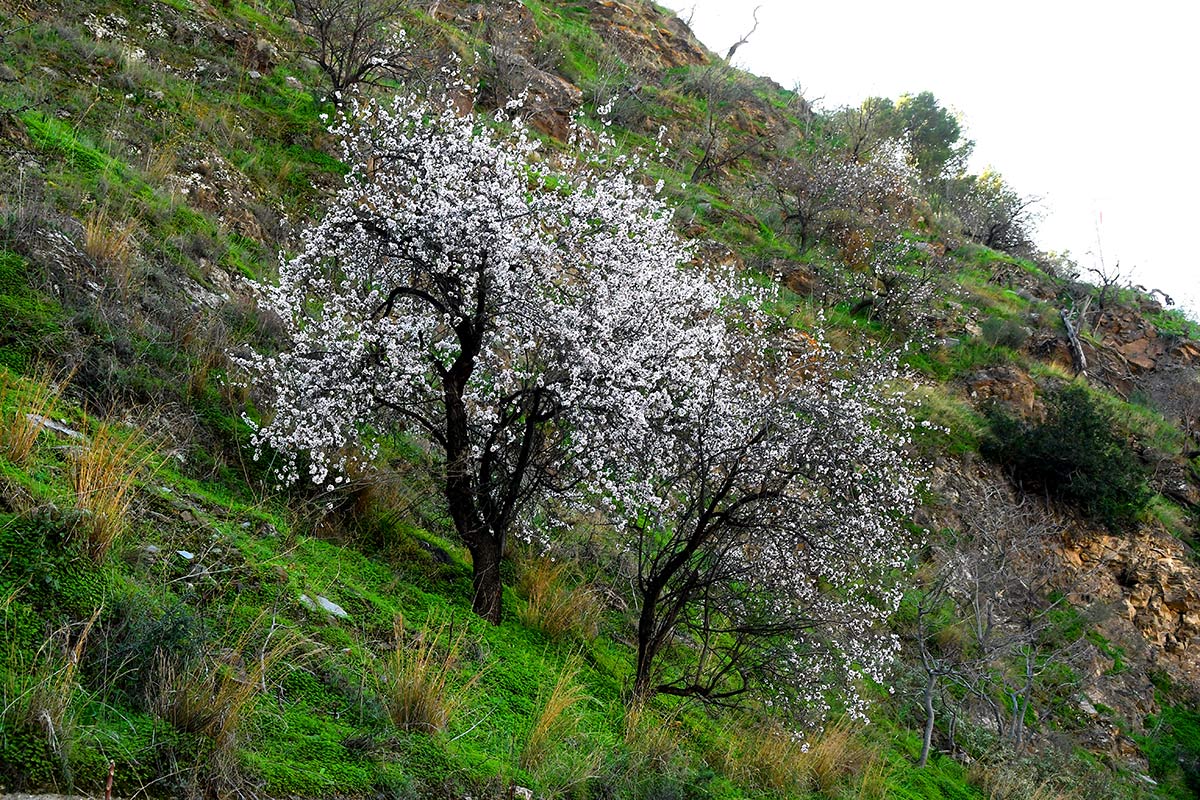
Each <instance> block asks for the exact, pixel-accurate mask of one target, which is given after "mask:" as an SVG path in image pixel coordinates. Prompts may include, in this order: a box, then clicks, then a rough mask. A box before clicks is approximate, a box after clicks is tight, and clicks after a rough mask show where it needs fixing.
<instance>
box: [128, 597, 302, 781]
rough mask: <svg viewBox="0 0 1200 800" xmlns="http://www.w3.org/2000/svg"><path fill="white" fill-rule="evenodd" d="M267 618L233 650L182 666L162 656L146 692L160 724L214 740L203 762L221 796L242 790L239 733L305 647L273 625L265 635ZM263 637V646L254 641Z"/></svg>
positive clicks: (203, 769)
mask: <svg viewBox="0 0 1200 800" xmlns="http://www.w3.org/2000/svg"><path fill="white" fill-rule="evenodd" d="M263 629H264V625H262V618H261V617H260V618H259V620H257V621H255V622H254V623H253V624H252V625H251V626H250V627H249V628H248V629H247V630H246V632H245V633H243V634H242V635H241V636H240V637H238V639H237V641H236V642H235V643H234V644H233V646H232V647H231V648H229V649H225V650H222V651H221V652H220V653H215V652H213V653H209V654H207V655H205V656H204V657H202V658H197V659H195V660H192V661H190V662H182V661H180V660H178V659H173V658H170V657H168V656H167V655H165V654H164V653H162V652H161V651H160V652H159V653H158V655H157V657H156V663H155V667H154V680H153V681H150V682H149V683H148V685H147V690H146V701H147V707H148V708H149V709H150V711H151V713H152V714H154V715H155V716H156V717H158V718H159V719H163V720H166V721H167V722H170V723H171V726H172V727H173V728H175V729H176V730H178V731H181V732H183V733H191V734H198V735H201V736H204V737H206V738H208V739H210V740H212V742H213V744H214V747H213V750H212V754H211V757H210V758H209V759H208V760H207V761H206V762H205V763H203V764H200V763H197V765H196V768H195V771H196V773H197V774H201V773H203V774H204V779H205V782H206V783H207V784H209V785H210V787H213V788H216V789H217V790H218V791H217V794H218V796H223V795H224V794H225V793H224V792H222V791H220V789H221V788H222V787H224V788H230V787H233V788H237V787H239V786H240V785H241V782H242V781H241V769H242V768H241V766H240V763H239V761H238V754H237V744H238V734H239V732H240V731H241V730H242V726H243V723H244V722H245V719H246V717H247V715H248V714H249V713H250V712H251V711H252V710H253V708H254V704H255V703H256V701H257V700H258V698H259V697H261V696H262V695H263V694H265V693H266V692H267V691H268V678H269V676H270V675H271V674H272V673H273V672H275V671H276V668H277V667H278V666H280V665H281V664H282V663H283V662H284V659H286V658H288V657H290V656H291V655H292V654H293V653H295V652H296V650H297V648H298V647H299V646H300V643H301V639H300V638H299V637H297V636H296V635H294V634H290V633H283V634H280V633H279V628H278V627H277V626H275V625H274V624H272V625H271V626H270V627H269V628H268V629H267V630H266V633H265V635H263V633H262V632H263ZM260 635H262V642H261V643H260V644H257V645H255V644H254V643H253V642H254V640H255V639H257V638H258V637H259V636H260Z"/></svg>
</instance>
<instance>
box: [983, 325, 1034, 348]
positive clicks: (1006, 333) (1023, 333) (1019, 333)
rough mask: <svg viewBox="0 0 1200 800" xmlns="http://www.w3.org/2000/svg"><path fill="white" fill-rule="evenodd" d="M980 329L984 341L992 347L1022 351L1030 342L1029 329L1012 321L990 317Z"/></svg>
mask: <svg viewBox="0 0 1200 800" xmlns="http://www.w3.org/2000/svg"><path fill="white" fill-rule="evenodd" d="M979 327H980V330H981V332H982V334H983V339H984V341H986V342H987V343H988V344H990V345H992V346H1000V347H1009V348H1011V349H1013V350H1020V349H1021V348H1022V347H1024V346H1025V343H1026V342H1028V341H1029V329H1028V328H1026V327H1025V326H1023V325H1021V324H1020V323H1019V322H1015V321H1013V320H1011V319H1002V318H1000V317H988V318H987V319H985V320H984V321H983V322H981V323H980V325H979Z"/></svg>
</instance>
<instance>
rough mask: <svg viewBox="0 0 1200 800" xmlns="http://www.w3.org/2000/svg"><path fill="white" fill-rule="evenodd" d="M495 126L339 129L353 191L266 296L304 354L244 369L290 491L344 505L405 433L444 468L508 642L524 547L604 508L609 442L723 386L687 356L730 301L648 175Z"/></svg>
mask: <svg viewBox="0 0 1200 800" xmlns="http://www.w3.org/2000/svg"><path fill="white" fill-rule="evenodd" d="M497 122H498V123H499V125H498V126H497V127H507V128H508V130H509V132H508V133H501V132H498V131H497V130H496V129H494V128H493V127H489V126H484V125H481V124H480V123H479V122H478V121H477V120H476V119H475V118H473V117H470V116H461V115H460V114H458V113H457V112H456V111H455V108H454V106H453V104H452V103H451V102H450V101H448V100H447V101H445V102H444V103H443V104H441V105H440V106H437V107H430V106H428V105H425V104H423V103H421V102H419V101H417V100H414V99H411V98H405V97H401V98H397V99H396V100H395V101H393V103H392V104H391V105H390V106H387V107H384V106H381V105H378V104H375V103H370V104H367V105H351V107H350V108H349V110H348V112H347V113H346V114H345V115H344V116H343V118H342V121H341V122H340V123H338V124H337V125H336V126H335V128H334V132H335V134H337V135H338V136H339V137H340V139H341V142H342V148H343V158H344V160H345V161H346V163H347V164H349V165H350V167H351V171H350V174H349V176H348V179H347V181H346V185H345V188H344V189H342V191H341V192H340V193H339V194H338V195H337V196H336V198H335V199H334V201H333V202H332V204H331V206H330V208H329V209H328V211H327V213H326V215H325V217H324V219H323V220H322V221H321V222H320V224H318V225H316V226H315V227H313V228H311V229H310V230H309V231H307V233H306V234H305V235H304V238H303V242H302V247H301V250H300V253H299V255H297V256H296V257H294V258H292V259H291V260H289V261H287V262H286V263H284V264H282V266H281V267H280V275H279V282H278V285H277V286H261V287H259V288H260V292H261V303H262V305H264V306H265V307H266V308H268V309H270V310H271V311H274V312H275V313H276V314H278V316H279V317H280V318H281V319H282V320H283V324H284V326H285V328H286V331H287V333H288V334H289V337H290V346H289V347H288V348H287V349H286V351H285V352H282V353H279V354H278V355H270V356H267V355H258V356H255V357H253V358H249V359H245V360H244V362H243V363H244V366H245V367H246V368H247V369H248V370H249V371H250V372H251V374H252V375H254V376H255V377H256V378H257V379H258V381H259V382H260V383H261V384H263V385H265V386H267V387H269V388H270V389H271V390H273V394H274V416H273V417H272V418H271V419H270V421H269V422H268V423H266V424H265V425H263V426H262V427H260V428H259V429H258V430H257V432H256V444H257V445H258V446H263V445H268V446H270V447H272V448H274V449H276V450H278V451H279V452H280V453H281V454H283V456H284V459H285V462H286V463H285V467H284V468H283V474H284V477H285V478H287V479H289V480H296V479H298V478H299V477H300V475H301V472H303V471H307V472H308V477H310V478H311V479H312V480H313V481H314V482H316V483H319V484H322V485H328V486H331V487H332V486H335V485H337V484H338V483H340V482H341V481H343V480H344V474H345V471H346V469H347V467H349V466H350V464H351V462H353V461H356V460H357V461H363V460H367V459H370V458H371V457H373V455H374V454H375V450H376V447H375V446H374V445H372V441H373V439H372V437H373V436H376V435H379V434H383V433H387V432H395V431H404V430H411V431H415V432H417V433H419V434H420V435H422V436H423V437H424V438H426V439H427V440H428V441H429V442H431V443H432V444H433V445H434V446H435V447H436V449H437V450H439V451H440V455H441V456H442V458H441V472H440V474H439V476H438V478H439V482H440V485H441V489H442V492H443V494H444V499H445V502H446V504H447V508H448V511H449V514H450V516H451V518H452V519H453V521H454V525H455V527H456V529H457V532H458V535H459V536H460V537H461V538H462V541H463V543H464V544H465V545H466V547H467V548H468V550H469V551H470V553H471V557H472V559H473V573H474V574H473V586H474V600H473V605H474V609H475V611H476V612H477V613H478V614H480V615H481V616H483V617H485V618H487V619H488V620H490V621H492V622H494V623H498V622H499V621H500V617H501V583H500V572H499V569H500V563H501V559H502V558H503V556H504V552H505V547H506V544H507V541H508V538H509V536H510V535H512V534H514V533H516V534H518V535H526V536H529V535H533V528H532V527H531V520H532V519H533V518H534V517H535V516H538V515H540V516H541V517H542V518H545V516H546V514H545V513H544V512H546V511H547V510H548V504H547V502H546V501H547V500H548V499H549V498H553V499H554V503H553V505H554V506H555V507H556V508H562V507H569V506H570V504H571V503H572V501H574V500H580V499H582V498H584V497H587V496H595V494H596V493H602V492H605V491H607V489H606V488H605V484H606V481H611V479H612V478H611V475H612V471H611V470H607V471H606V469H605V465H606V464H611V463H613V461H614V456H613V450H612V446H613V445H614V444H615V443H617V440H616V439H615V438H614V437H613V436H612V435H611V432H612V431H613V430H614V428H616V427H618V426H619V425H620V424H624V421H628V420H637V419H638V418H639V416H640V415H642V414H643V411H642V409H643V406H644V405H645V404H646V403H647V401H648V398H649V399H651V402H653V398H654V397H655V396H656V393H659V395H661V397H660V401H661V398H662V397H665V396H666V395H665V394H662V393H663V392H664V391H665V390H664V388H663V387H665V386H666V385H668V384H669V383H671V382H679V381H687V380H690V378H688V376H687V374H685V373H691V372H696V371H697V370H702V369H704V368H705V367H704V365H702V364H699V362H696V361H688V360H687V359H681V358H679V357H678V354H680V353H687V352H689V350H690V349H693V348H695V347H696V345H695V344H694V343H692V341H691V340H692V339H694V338H696V337H701V338H702V337H703V336H706V335H710V334H711V330H712V328H711V326H707V327H706V326H703V325H694V324H693V322H694V321H695V320H698V319H703V318H704V316H705V315H706V314H708V313H710V312H711V311H713V310H715V309H717V308H718V306H719V301H720V298H721V296H722V292H721V291H719V290H718V288H717V287H716V285H714V284H713V283H712V282H711V281H709V280H707V279H705V278H703V277H702V276H701V275H700V274H699V273H697V272H695V271H689V270H682V269H680V264H681V262H683V261H685V260H687V259H688V258H689V257H690V254H689V251H688V249H687V248H686V247H685V246H684V245H683V244H682V243H681V242H680V240H679V239H678V238H677V236H676V235H675V234H674V232H673V229H672V225H671V219H670V217H671V214H670V210H669V209H668V208H667V207H666V206H665V205H664V204H663V203H662V202H660V201H659V200H658V199H657V198H656V196H655V193H654V192H652V191H650V190H648V189H646V188H645V187H644V186H643V184H642V183H641V182H640V181H639V180H638V179H637V177H636V176H635V169H636V168H637V166H638V165H637V164H636V163H633V162H629V161H621V160H616V161H614V162H606V161H605V159H604V158H603V157H602V156H601V155H599V154H598V151H585V155H584V156H582V157H580V158H578V159H573V160H569V161H566V162H562V163H556V162H555V160H554V159H553V158H552V157H550V156H545V155H543V154H542V153H541V152H539V150H538V146H537V143H536V142H534V141H531V140H530V139H529V138H527V136H526V132H525V130H524V128H523V127H522V126H521V125H520V124H519V123H516V122H512V121H510V120H507V119H504V118H500V119H498V120H497ZM539 157H540V159H539ZM671 353H675V354H676V357H674V358H668V355H669V354H671ZM668 365H671V369H667V366H668ZM299 454H305V458H304V459H303V460H298V458H297V456H298V455H299ZM616 460H620V459H616ZM302 464H303V466H302Z"/></svg>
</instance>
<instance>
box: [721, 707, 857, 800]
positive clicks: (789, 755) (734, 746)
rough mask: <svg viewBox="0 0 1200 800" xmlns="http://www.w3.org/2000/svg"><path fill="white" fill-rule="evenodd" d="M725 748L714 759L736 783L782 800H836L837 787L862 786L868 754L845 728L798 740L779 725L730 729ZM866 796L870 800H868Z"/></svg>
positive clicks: (833, 727) (836, 726)
mask: <svg viewBox="0 0 1200 800" xmlns="http://www.w3.org/2000/svg"><path fill="white" fill-rule="evenodd" d="M726 741H727V742H728V748H727V750H726V751H725V752H724V753H721V754H718V756H719V758H720V760H721V761H722V762H723V764H724V767H725V770H726V772H727V773H728V774H730V775H731V776H732V777H734V778H735V779H737V780H739V781H741V782H743V783H747V784H751V785H755V786H761V787H768V788H770V789H772V790H774V791H776V792H779V793H783V794H804V793H809V792H818V793H819V794H821V795H823V796H828V797H832V796H835V795H836V792H837V791H838V789H839V787H842V786H846V785H848V784H851V783H853V782H854V779H855V778H856V777H858V778H860V781H861V782H864V783H865V779H866V777H867V776H866V774H865V773H866V770H867V768H868V767H869V766H870V765H869V762H868V755H869V752H868V749H867V747H866V746H865V745H864V744H863V742H862V741H861V740H860V739H859V737H858V736H857V734H856V732H855V730H854V729H853V728H852V727H851V726H850V725H849V724H848V723H846V722H844V721H840V722H836V723H833V724H831V725H830V726H829V727H827V728H825V730H824V731H822V732H821V733H820V735H818V736H815V737H810V738H808V739H802V738H800V737H799V736H796V735H794V734H793V733H792V732H791V731H789V730H787V729H785V728H784V727H782V726H781V725H779V724H778V723H769V724H765V725H764V724H758V725H754V724H750V725H745V724H743V725H740V726H739V727H738V728H736V729H733V728H730V729H729V730H728V733H727V737H726ZM867 796H869V795H867Z"/></svg>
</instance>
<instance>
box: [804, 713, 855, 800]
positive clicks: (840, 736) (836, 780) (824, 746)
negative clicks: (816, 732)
mask: <svg viewBox="0 0 1200 800" xmlns="http://www.w3.org/2000/svg"><path fill="white" fill-rule="evenodd" d="M805 756H806V760H807V762H808V774H809V776H810V778H809V779H810V781H811V785H812V787H813V788H815V789H816V790H817V791H819V792H821V793H822V794H827V795H831V794H832V793H833V791H834V789H836V788H837V787H838V786H839V785H841V784H842V783H844V782H846V781H848V780H850V779H851V778H853V777H854V776H856V775H859V774H861V773H862V771H863V768H864V767H865V766H866V765H867V761H868V758H869V756H870V752H869V751H868V750H867V747H866V745H865V744H863V741H862V739H860V738H859V736H858V732H857V731H856V730H855V729H854V728H853V727H852V726H851V725H850V724H849V723H848V722H846V721H845V720H841V721H839V722H835V723H833V724H832V725H830V726H829V727H827V728H825V730H823V731H822V732H821V735H820V736H818V737H817V738H816V739H815V740H814V741H813V742H812V743H811V744H810V745H809V748H808V752H807V753H805Z"/></svg>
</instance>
